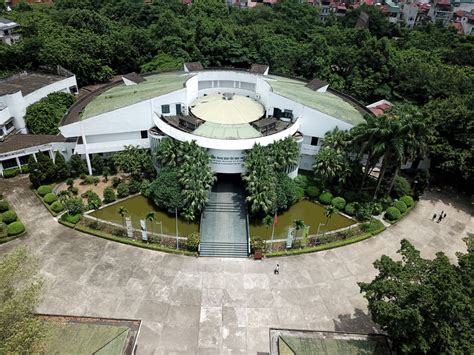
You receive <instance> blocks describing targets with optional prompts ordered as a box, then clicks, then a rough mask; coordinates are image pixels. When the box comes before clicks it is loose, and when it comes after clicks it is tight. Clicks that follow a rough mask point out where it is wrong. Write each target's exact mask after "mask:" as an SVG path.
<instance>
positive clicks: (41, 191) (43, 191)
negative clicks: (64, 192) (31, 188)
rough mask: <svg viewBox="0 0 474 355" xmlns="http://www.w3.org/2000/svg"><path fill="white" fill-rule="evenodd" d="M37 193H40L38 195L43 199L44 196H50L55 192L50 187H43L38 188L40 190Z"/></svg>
mask: <svg viewBox="0 0 474 355" xmlns="http://www.w3.org/2000/svg"><path fill="white" fill-rule="evenodd" d="M36 191H37V192H38V195H40V196H41V197H43V196H44V195H46V194H49V193H50V192H52V191H53V190H52V189H51V187H49V186H48V185H41V186H40V187H38V190H36Z"/></svg>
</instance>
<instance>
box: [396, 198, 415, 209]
mask: <svg viewBox="0 0 474 355" xmlns="http://www.w3.org/2000/svg"><path fill="white" fill-rule="evenodd" d="M400 201H403V202H404V203H405V205H407V207H412V206H413V205H414V204H415V201H413V198H412V197H411V196H408V195H405V196H402V197H400Z"/></svg>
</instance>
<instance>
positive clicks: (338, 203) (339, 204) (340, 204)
mask: <svg viewBox="0 0 474 355" xmlns="http://www.w3.org/2000/svg"><path fill="white" fill-rule="evenodd" d="M331 205H333V206H334V207H336V208H337V209H338V210H339V211H342V210H343V209H344V207H346V200H344V199H343V198H342V197H334V198H333V199H332V200H331Z"/></svg>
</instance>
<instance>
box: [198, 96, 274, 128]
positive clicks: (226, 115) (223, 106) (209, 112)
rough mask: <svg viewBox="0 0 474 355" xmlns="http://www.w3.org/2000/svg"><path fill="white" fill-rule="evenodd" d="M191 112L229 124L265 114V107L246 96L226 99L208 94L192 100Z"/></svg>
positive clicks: (207, 119)
mask: <svg viewBox="0 0 474 355" xmlns="http://www.w3.org/2000/svg"><path fill="white" fill-rule="evenodd" d="M191 112H192V113H193V114H194V115H195V116H197V117H199V118H200V119H202V120H204V121H207V122H212V123H218V124H224V125H231V124H243V123H249V122H253V121H256V120H258V119H259V118H260V117H262V116H263V115H264V114H265V109H264V107H263V105H262V104H260V103H259V102H258V101H256V100H254V99H252V98H250V97H246V96H240V95H233V96H232V98H231V99H226V98H225V97H224V95H208V96H201V97H198V98H197V99H196V100H194V102H193V103H192V104H191Z"/></svg>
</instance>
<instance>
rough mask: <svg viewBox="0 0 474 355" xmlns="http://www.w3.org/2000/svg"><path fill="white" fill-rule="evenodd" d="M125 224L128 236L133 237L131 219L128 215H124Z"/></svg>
mask: <svg viewBox="0 0 474 355" xmlns="http://www.w3.org/2000/svg"><path fill="white" fill-rule="evenodd" d="M125 225H126V226H127V235H128V237H129V238H133V226H132V219H131V218H130V217H125Z"/></svg>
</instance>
